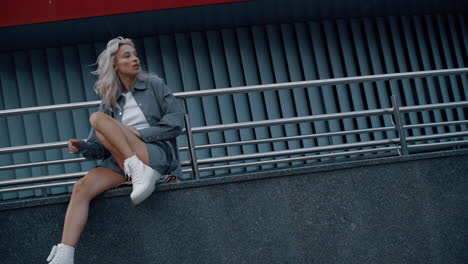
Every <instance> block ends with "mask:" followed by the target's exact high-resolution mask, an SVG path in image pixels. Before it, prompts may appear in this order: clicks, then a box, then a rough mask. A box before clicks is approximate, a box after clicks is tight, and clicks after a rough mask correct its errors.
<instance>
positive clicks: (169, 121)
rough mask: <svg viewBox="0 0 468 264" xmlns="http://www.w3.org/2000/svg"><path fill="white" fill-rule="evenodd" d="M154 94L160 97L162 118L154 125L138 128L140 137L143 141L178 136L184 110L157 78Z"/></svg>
mask: <svg viewBox="0 0 468 264" xmlns="http://www.w3.org/2000/svg"><path fill="white" fill-rule="evenodd" d="M153 84H154V85H155V86H156V85H157V86H159V88H157V87H152V88H154V91H155V95H156V96H159V97H161V98H160V99H161V100H158V101H160V102H161V109H162V114H163V116H162V118H161V120H159V122H158V123H157V124H155V125H151V126H150V127H147V128H144V129H141V130H140V137H141V139H143V141H145V142H153V141H158V140H167V139H172V138H175V137H177V136H179V135H180V134H181V133H182V129H183V127H184V110H183V108H182V105H181V104H180V102H179V101H178V99H177V98H175V97H174V95H173V94H172V93H171V91H170V90H169V88H168V87H167V85H166V84H165V83H164V82H163V81H162V80H158V81H157V82H156V83H153Z"/></svg>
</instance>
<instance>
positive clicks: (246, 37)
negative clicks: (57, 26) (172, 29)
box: [0, 14, 468, 199]
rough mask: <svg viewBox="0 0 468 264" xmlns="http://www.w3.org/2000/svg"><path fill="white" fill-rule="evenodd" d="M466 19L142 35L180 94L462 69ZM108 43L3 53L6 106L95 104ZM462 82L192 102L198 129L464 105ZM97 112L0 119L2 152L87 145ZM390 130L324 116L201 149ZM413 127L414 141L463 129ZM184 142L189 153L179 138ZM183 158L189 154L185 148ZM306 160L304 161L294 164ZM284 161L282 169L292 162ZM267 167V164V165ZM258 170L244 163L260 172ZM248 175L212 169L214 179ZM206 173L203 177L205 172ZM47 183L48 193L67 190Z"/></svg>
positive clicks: (414, 119) (439, 117) (11, 160)
mask: <svg viewBox="0 0 468 264" xmlns="http://www.w3.org/2000/svg"><path fill="white" fill-rule="evenodd" d="M467 28H468V27H467V24H466V17H465V16H463V15H458V14H452V15H435V16H433V15H427V16H415V17H381V18H362V19H350V20H325V21H320V22H318V21H314V22H307V23H305V22H300V23H291V24H280V25H277V24H270V25H255V26H250V27H239V28H229V29H222V30H213V31H206V32H191V33H175V34H169V35H159V36H148V37H142V38H138V39H135V41H136V43H137V50H138V51H139V53H140V58H141V60H142V63H143V64H144V65H146V66H147V68H148V70H149V71H151V72H154V73H156V74H158V75H160V76H161V77H162V78H164V79H165V81H166V82H167V84H168V86H169V87H170V88H171V89H172V90H173V91H174V92H181V91H193V90H203V89H216V88H224V87H235V86H244V85H254V84H267V83H278V82H288V81H301V80H315V79H325V78H334V77H344V76H359V75H368V74H379V73H392V72H406V71H419V70H430V69H444V68H457V67H466V66H467V65H468V30H467ZM104 47H105V43H85V44H77V45H74V46H66V47H56V48H48V49H40V50H27V51H17V52H13V53H3V54H0V98H1V100H0V109H12V108H20V107H29V106H37V105H49V104H59V103H68V102H81V101H90V100H97V99H98V98H97V96H96V94H94V92H93V91H92V86H93V82H94V77H93V76H92V75H91V74H90V71H92V70H93V69H94V68H93V66H92V65H91V64H92V63H93V62H94V61H95V59H96V57H97V55H98V54H99V52H100V51H101V50H102V49H103V48H104ZM467 82H468V79H467V76H466V75H464V76H452V77H434V78H418V79H414V80H403V81H392V82H391V84H390V83H388V82H383V81H382V82H374V83H363V84H350V85H337V86H323V87H314V88H303V89H295V90H290V91H273V92H263V93H260V92H257V93H250V94H237V95H224V96H220V97H206V98H202V99H198V98H196V99H189V103H188V108H189V109H188V110H189V112H190V116H191V120H192V124H193V125H194V126H195V127H196V126H203V125H213V124H220V123H233V122H244V121H252V120H264V119H273V118H281V117H294V116H305V115H311V114H314V115H315V114H323V113H335V112H346V111H355V110H366V109H377V108H382V107H391V100H390V99H391V98H390V96H391V94H392V92H393V93H395V94H397V95H398V96H399V101H400V103H401V105H404V106H406V105H419V104H429V103H440V102H453V101H462V100H467V98H468V83H467ZM93 111H95V109H90V110H74V111H61V112H57V113H43V114H30V115H25V116H13V117H6V118H0V134H1V136H0V147H8V146H19V145H26V144H35V143H43V142H56V141H65V140H68V139H69V138H85V137H86V136H87V132H88V130H89V124H88V116H89V114H90V113H91V112H93ZM466 114H467V113H466V112H465V113H464V112H463V111H462V109H455V110H447V111H445V110H444V111H430V112H429V111H428V112H424V113H421V114H419V113H415V114H410V115H407V116H405V122H406V123H407V124H410V123H411V124H416V123H421V122H432V121H444V120H456V119H465V115H466ZM380 126H391V120H390V119H382V118H379V117H372V118H357V119H345V120H342V121H329V122H326V121H320V122H316V123H313V124H311V123H302V124H297V125H296V124H289V125H285V126H273V127H261V128H254V129H240V130H233V131H225V132H212V133H208V134H196V135H195V141H196V144H197V145H200V144H208V143H220V142H233V141H238V140H250V139H262V138H272V137H281V136H293V135H299V134H311V133H322V132H328V131H340V130H351V129H358V128H368V127H380ZM460 129H464V128H460V127H457V126H451V127H449V128H448V130H447V131H446V129H444V128H443V127H439V128H437V129H432V128H427V129H415V130H413V131H412V132H411V133H410V135H425V134H432V133H439V132H444V131H445V132H448V131H457V130H460ZM395 137H396V135H395V133H394V132H377V133H373V134H363V135H348V136H336V137H332V138H331V139H326V138H320V139H318V140H315V139H314V140H301V141H291V142H281V143H272V144H260V145H258V146H255V145H243V146H241V147H229V148H226V149H212V150H202V151H198V152H197V155H198V158H207V157H218V156H225V155H236V154H242V153H254V152H257V151H260V152H265V151H272V150H284V149H295V148H301V147H312V146H323V145H329V144H340V143H351V142H361V141H367V140H372V139H384V138H395ZM179 145H180V146H185V145H186V140H185V138H184V137H182V136H181V137H179ZM181 156H182V159H183V160H187V159H188V155H187V153H181ZM72 157H76V156H75V155H71V154H68V153H67V151H66V150H65V149H64V150H47V151H35V152H31V153H15V154H12V155H1V156H0V166H2V165H8V164H20V163H26V162H34V161H42V160H55V159H62V158H72ZM95 164H96V163H95V162H85V163H82V164H68V165H55V166H48V167H37V168H33V169H17V170H14V171H0V180H5V179H12V178H23V177H31V176H40V175H51V174H59V173H65V172H75V171H80V170H89V169H91V168H93V167H94V166H95ZM294 164H299V163H297V162H296V163H294ZM287 165H289V164H278V165H277V166H287ZM272 167H273V166H272V165H269V166H265V167H264V168H272ZM255 169H258V168H252V167H250V168H248V169H247V170H255ZM242 170H243V169H235V170H231V171H217V172H216V174H223V173H228V172H240V171H242ZM208 175H210V174H203V176H208ZM70 189H71V187H69V188H68V189H66V188H64V187H59V188H51V189H50V191H51V192H52V193H62V192H67V191H70ZM37 195H41V191H34V192H33V191H24V192H20V193H18V194H14V193H9V194H3V197H2V198H3V199H11V198H15V197H28V196H37Z"/></svg>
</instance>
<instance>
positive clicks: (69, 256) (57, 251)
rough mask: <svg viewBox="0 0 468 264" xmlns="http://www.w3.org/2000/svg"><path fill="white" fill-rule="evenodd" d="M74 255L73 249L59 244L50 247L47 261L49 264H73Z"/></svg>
mask: <svg viewBox="0 0 468 264" xmlns="http://www.w3.org/2000/svg"><path fill="white" fill-rule="evenodd" d="M74 255H75V248H74V247H72V246H68V245H65V244H62V243H60V244H58V245H56V246H55V245H54V246H53V247H52V250H51V251H50V254H49V256H48V257H47V261H50V262H49V264H73V257H74Z"/></svg>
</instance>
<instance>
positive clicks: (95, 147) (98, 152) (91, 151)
mask: <svg viewBox="0 0 468 264" xmlns="http://www.w3.org/2000/svg"><path fill="white" fill-rule="evenodd" d="M98 111H99V112H103V106H102V104H101V105H99V109H98ZM76 154H81V155H83V157H85V158H86V159H87V160H99V159H104V158H106V157H108V156H110V155H111V153H110V152H109V151H108V150H107V149H106V148H105V147H104V145H102V143H101V142H100V141H99V139H98V138H97V137H96V130H95V129H94V127H91V129H90V131H89V134H88V138H87V139H86V140H80V144H79V150H78V152H76Z"/></svg>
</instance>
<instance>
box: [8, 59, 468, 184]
mask: <svg viewBox="0 0 468 264" xmlns="http://www.w3.org/2000/svg"><path fill="white" fill-rule="evenodd" d="M464 73H468V68H458V69H446V70H433V71H419V72H407V73H391V74H378V75H367V76H356V77H344V78H334V79H324V80H312V81H302V82H290V83H278V84H266V85H253V86H243V87H232V88H222V89H213V90H203V91H191V92H182V93H174V95H175V96H176V97H178V98H182V99H184V105H185V106H186V101H185V99H187V98H192V97H201V96H218V95H224V94H236V93H248V92H258V91H271V90H280V89H291V88H297V87H311V86H324V85H337V84H349V83H354V82H367V81H381V80H386V81H387V80H392V79H403V78H418V77H434V76H441V75H451V74H464ZM393 102H394V108H384V109H377V110H363V111H354V112H345V113H333V114H322V115H315V116H303V117H291V118H281V119H273V120H264V121H252V122H243V123H235V124H224V125H214V126H204V127H195V128H191V127H190V121H189V119H188V116H186V124H188V127H187V129H188V131H186V132H188V134H189V135H188V136H189V142H190V141H191V140H190V139H191V138H190V137H191V133H202V132H212V131H218V130H227V129H238V128H248V127H258V126H269V125H278V124H287V123H299V122H307V121H319V120H328V119H341V118H352V117H363V116H372V115H384V114H393V115H395V114H396V112H397V113H407V112H412V111H426V110H435V109H446V108H457V107H465V106H468V101H463V102H453V103H440V104H428V105H418V106H406V107H398V105H396V104H397V103H396V100H395V98H393ZM100 103H101V101H91V102H80V103H70V104H60V105H49V106H38V107H28V108H20V109H8V110H1V111H0V117H2V116H11V115H17V114H29V113H39V112H47V111H59V110H69V109H79V108H89V107H94V106H98V105H99V104H100ZM397 118H398V117H397ZM443 123H444V124H443ZM462 123H467V122H466V121H452V122H438V123H432V124H433V125H434V126H439V125H446V124H462ZM423 126H429V124H418V125H408V126H404V125H402V124H401V122H397V124H395V127H391V128H388V129H386V128H373V129H366V132H377V131H381V130H383V129H386V130H390V129H397V130H398V131H399V136H400V137H399V138H397V139H388V140H377V141H367V142H359V143H350V144H340V145H332V146H321V147H313V148H303V149H296V150H284V151H272V152H263V153H257V154H243V155H234V156H229V157H221V158H208V159H200V160H197V159H196V156H195V152H194V150H195V148H208V147H209V146H211V147H213V145H214V146H215V147H220V146H217V145H221V144H213V145H204V146H199V147H194V146H190V147H189V148H187V150H190V151H191V158H192V164H193V163H195V164H196V163H197V162H198V163H199V164H212V163H219V162H230V161H239V160H248V159H261V158H271V157H280V156H291V155H298V154H310V153H313V152H324V151H333V150H340V149H352V148H363V147H369V146H381V145H389V144H395V145H396V146H397V148H395V147H385V148H374V149H364V150H356V151H345V152H340V153H326V154H319V155H314V156H303V157H293V158H287V159H274V160H268V161H256V162H250V163H242V164H230V165H221V166H211V167H202V168H200V169H198V168H197V166H193V168H192V170H190V169H189V170H184V172H194V171H193V170H195V172H194V174H195V175H196V177H195V178H196V179H198V176H197V175H198V171H206V170H213V168H216V169H226V168H236V167H247V166H258V165H259V164H271V163H278V162H283V161H284V162H290V161H299V160H307V159H316V158H319V157H320V158H322V157H334V156H340V155H353V154H358V153H368V152H378V151H382V150H385V151H387V150H398V151H400V150H399V147H398V144H402V142H403V140H407V141H409V142H413V141H423V140H429V139H440V138H450V137H463V136H466V135H468V133H466V132H456V133H445V134H437V135H429V136H419V137H406V136H405V135H404V131H403V129H411V128H417V127H423ZM356 131H359V130H355V131H340V132H331V133H323V134H316V135H308V136H307V137H308V138H310V137H319V136H330V135H331V134H333V133H336V134H338V133H340V134H342V135H346V134H351V133H353V132H356ZM362 133H364V132H362ZM326 134H328V135H326ZM299 137H300V136H299ZM292 138H293V139H291V137H283V138H281V140H294V137H292ZM192 140H193V139H192ZM274 140H278V139H264V140H263V141H265V142H266V141H269V142H273V141H274ZM258 142H262V140H255V141H254V140H252V141H251V142H248V144H258ZM466 143H468V141H466V140H461V141H451V142H441V143H430V144H420V145H417V146H414V145H410V146H407V147H406V146H403V145H402V146H401V147H403V152H404V153H405V149H406V148H409V149H420V148H423V147H441V146H442V147H443V146H454V145H457V144H458V145H464V144H466ZM225 144H232V145H234V144H245V143H243V142H231V143H225ZM66 145H67V143H66V142H55V143H44V144H34V145H26V146H16V147H7V148H0V154H3V153H10V152H18V151H31V150H39V149H47V148H57V147H64V146H66ZM189 145H190V144H189ZM84 160H85V159H84V158H77V159H69V160H59V161H45V162H36V163H28V164H20V165H9V166H3V167H0V169H5V168H10V169H11V168H20V167H32V166H43V165H51V164H61V163H66V162H80V161H84ZM252 164H255V165H252ZM85 173H86V172H78V173H71V174H61V175H54V176H41V177H32V178H27V179H25V178H23V179H14V180H7V181H0V186H6V185H16V184H24V183H34V182H41V181H48V180H57V179H68V178H73V177H80V176H83V175H84V174H85ZM78 174H79V175H78ZM71 183H74V182H69V183H58V184H48V185H47V184H46V185H34V186H26V187H17V188H18V189H15V188H10V189H1V190H0V193H2V192H8V191H14V190H26V189H37V188H48V187H53V186H62V185H68V184H71Z"/></svg>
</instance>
